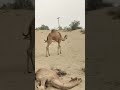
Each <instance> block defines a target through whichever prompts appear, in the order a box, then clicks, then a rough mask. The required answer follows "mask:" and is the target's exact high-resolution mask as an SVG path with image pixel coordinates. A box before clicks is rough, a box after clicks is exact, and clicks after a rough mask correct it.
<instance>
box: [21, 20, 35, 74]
mask: <svg viewBox="0 0 120 90" xmlns="http://www.w3.org/2000/svg"><path fill="white" fill-rule="evenodd" d="M23 36H24V39H28V40H29V41H30V42H29V47H28V49H27V72H28V73H31V72H30V69H29V62H30V60H31V63H32V67H33V70H34V69H35V65H34V58H33V54H34V53H33V50H34V47H35V18H34V19H32V21H31V22H30V24H29V28H28V33H27V34H24V33H23Z"/></svg>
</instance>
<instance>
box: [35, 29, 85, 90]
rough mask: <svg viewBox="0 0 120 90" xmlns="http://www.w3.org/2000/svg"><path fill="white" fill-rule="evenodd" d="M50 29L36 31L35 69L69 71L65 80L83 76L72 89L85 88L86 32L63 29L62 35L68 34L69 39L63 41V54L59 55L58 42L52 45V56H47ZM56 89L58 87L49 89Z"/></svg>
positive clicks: (79, 89)
mask: <svg viewBox="0 0 120 90" xmlns="http://www.w3.org/2000/svg"><path fill="white" fill-rule="evenodd" d="M49 33H50V31H49V30H39V31H36V32H35V71H37V70H38V69H39V68H58V69H61V70H63V71H66V72H67V75H66V76H65V77H63V78H62V79H63V80H70V78H71V77H78V78H82V83H81V84H80V85H78V86H76V87H74V88H73V89H71V90H85V73H84V72H83V71H82V70H81V69H82V68H84V67H85V34H81V33H80V30H75V31H72V32H63V31H61V34H62V36H64V35H68V39H67V40H66V41H64V42H62V43H61V47H62V54H61V55H57V43H56V42H53V43H52V44H51V45H50V48H49V49H50V54H51V56H50V57H46V56H45V55H46V43H45V42H44V39H45V40H46V37H47V35H48V34H49ZM48 90H56V89H53V88H51V89H48Z"/></svg>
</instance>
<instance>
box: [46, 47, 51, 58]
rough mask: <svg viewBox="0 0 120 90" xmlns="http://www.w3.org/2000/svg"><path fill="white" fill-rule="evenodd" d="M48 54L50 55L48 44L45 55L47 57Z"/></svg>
mask: <svg viewBox="0 0 120 90" xmlns="http://www.w3.org/2000/svg"><path fill="white" fill-rule="evenodd" d="M48 55H49V56H50V52H49V46H47V47H46V57H48Z"/></svg>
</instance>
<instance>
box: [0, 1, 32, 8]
mask: <svg viewBox="0 0 120 90" xmlns="http://www.w3.org/2000/svg"><path fill="white" fill-rule="evenodd" d="M0 9H34V5H33V4H32V1H31V0H14V2H13V3H6V4H3V5H2V6H1V7H0Z"/></svg>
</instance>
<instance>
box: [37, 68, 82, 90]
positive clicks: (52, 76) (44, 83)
mask: <svg viewBox="0 0 120 90" xmlns="http://www.w3.org/2000/svg"><path fill="white" fill-rule="evenodd" d="M58 72H59V71H57V70H51V69H45V68H41V69H39V70H38V71H37V72H36V81H37V84H38V85H37V88H38V90H46V89H47V87H48V86H52V87H55V88H57V89H60V90H68V89H71V88H73V87H75V86H77V85H79V84H80V83H81V82H82V79H81V78H74V79H73V78H71V80H70V81H69V82H67V83H65V82H64V81H62V80H60V78H59V77H60V76H59V75H58Z"/></svg>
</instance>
